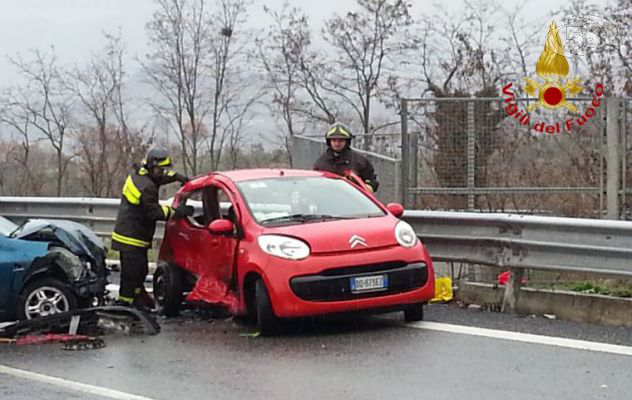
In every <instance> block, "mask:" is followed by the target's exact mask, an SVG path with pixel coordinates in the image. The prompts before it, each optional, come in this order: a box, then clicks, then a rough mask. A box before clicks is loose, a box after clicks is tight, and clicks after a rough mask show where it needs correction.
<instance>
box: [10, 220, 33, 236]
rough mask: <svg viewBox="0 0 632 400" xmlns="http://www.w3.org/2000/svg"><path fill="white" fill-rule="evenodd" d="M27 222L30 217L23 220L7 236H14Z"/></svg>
mask: <svg viewBox="0 0 632 400" xmlns="http://www.w3.org/2000/svg"><path fill="white" fill-rule="evenodd" d="M27 222H28V219H25V220H24V221H22V223H21V224H20V225H18V226H17V228H15V229H14V230H12V231H11V233H9V235H8V236H7V237H10V238H14V237H15V236H16V235H17V233H18V232H19V231H20V230H21V229H22V228H23V227H24V225H25V224H26V223H27Z"/></svg>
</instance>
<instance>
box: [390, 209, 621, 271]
mask: <svg viewBox="0 0 632 400" xmlns="http://www.w3.org/2000/svg"><path fill="white" fill-rule="evenodd" d="M403 219H404V220H406V221H407V222H409V223H410V224H411V225H412V226H413V228H414V229H415V232H417V235H418V236H419V237H420V238H421V239H422V241H423V242H424V244H425V245H426V246H427V247H428V250H429V252H430V254H431V256H432V258H433V260H437V261H446V262H464V263H471V264H482V265H490V266H497V267H508V268H533V269H543V270H561V271H577V272H591V273H604V274H615V275H622V276H628V277H629V276H632V222H626V221H610V220H597V219H580V218H560V217H540V216H532V215H518V214H498V213H486V214H484V213H469V212H442V211H407V212H406V213H405V214H404V217H403Z"/></svg>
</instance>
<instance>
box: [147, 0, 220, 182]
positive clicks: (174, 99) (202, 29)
mask: <svg viewBox="0 0 632 400" xmlns="http://www.w3.org/2000/svg"><path fill="white" fill-rule="evenodd" d="M155 1H156V3H157V5H158V10H157V11H156V12H155V13H154V15H153V18H152V20H151V21H150V22H149V23H148V24H147V32H148V34H149V45H150V46H151V52H150V53H149V54H148V55H147V59H146V61H145V62H144V63H143V64H142V65H143V69H144V71H145V73H146V74H147V79H148V81H149V83H150V84H151V85H152V86H153V87H154V88H155V89H156V90H157V91H158V93H159V94H160V95H161V98H160V100H159V101H153V100H152V101H150V103H151V106H152V107H153V108H154V109H155V110H156V111H157V112H158V113H159V114H160V115H162V116H166V118H167V121H169V123H170V124H171V126H172V128H173V130H174V131H175V132H176V134H177V136H178V140H179V142H180V148H181V157H182V161H183V164H184V165H183V167H184V173H185V174H189V173H191V174H193V175H195V174H197V172H198V157H199V156H200V148H201V144H202V143H203V142H204V140H205V139H206V138H205V137H204V136H203V134H202V132H201V131H200V126H201V123H202V121H203V120H204V117H205V116H206V114H207V113H208V112H209V109H210V106H211V104H210V102H209V101H208V97H207V93H206V90H205V89H206V88H205V87H204V73H205V71H204V68H205V67H204V65H205V57H207V49H208V48H210V47H211V46H212V44H211V43H210V39H211V34H210V32H209V31H208V30H209V24H208V22H209V20H208V12H207V10H206V9H205V2H204V1H203V0H155ZM187 126H190V129H186V127H187Z"/></svg>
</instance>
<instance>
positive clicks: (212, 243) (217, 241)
mask: <svg viewBox="0 0 632 400" xmlns="http://www.w3.org/2000/svg"><path fill="white" fill-rule="evenodd" d="M217 245H219V240H217V239H213V240H211V246H217Z"/></svg>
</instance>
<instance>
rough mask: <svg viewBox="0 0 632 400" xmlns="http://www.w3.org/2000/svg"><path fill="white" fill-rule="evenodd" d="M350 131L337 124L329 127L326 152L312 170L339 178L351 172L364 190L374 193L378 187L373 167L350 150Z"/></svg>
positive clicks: (326, 137)
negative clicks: (335, 175)
mask: <svg viewBox="0 0 632 400" xmlns="http://www.w3.org/2000/svg"><path fill="white" fill-rule="evenodd" d="M351 139H353V135H352V134H351V131H349V129H347V128H346V127H345V126H344V125H342V124H341V123H339V122H336V123H335V124H333V125H331V126H330V127H329V129H328V130H327V134H326V135H325V140H326V142H327V151H326V152H325V153H324V154H323V155H322V156H320V158H319V159H318V161H316V163H315V164H314V169H315V170H319V171H329V172H333V173H334V174H338V175H341V176H344V175H345V172H347V171H352V172H354V173H355V174H357V175H358V176H359V177H360V178H361V179H362V181H363V182H364V184H365V185H366V188H367V189H369V190H370V191H372V192H375V191H376V190H377V188H378V186H379V185H380V184H379V182H378V181H377V175H375V171H374V170H373V165H371V162H370V161H369V160H367V159H366V158H365V157H364V156H363V155H361V154H359V153H358V152H355V151H353V150H351Z"/></svg>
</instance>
